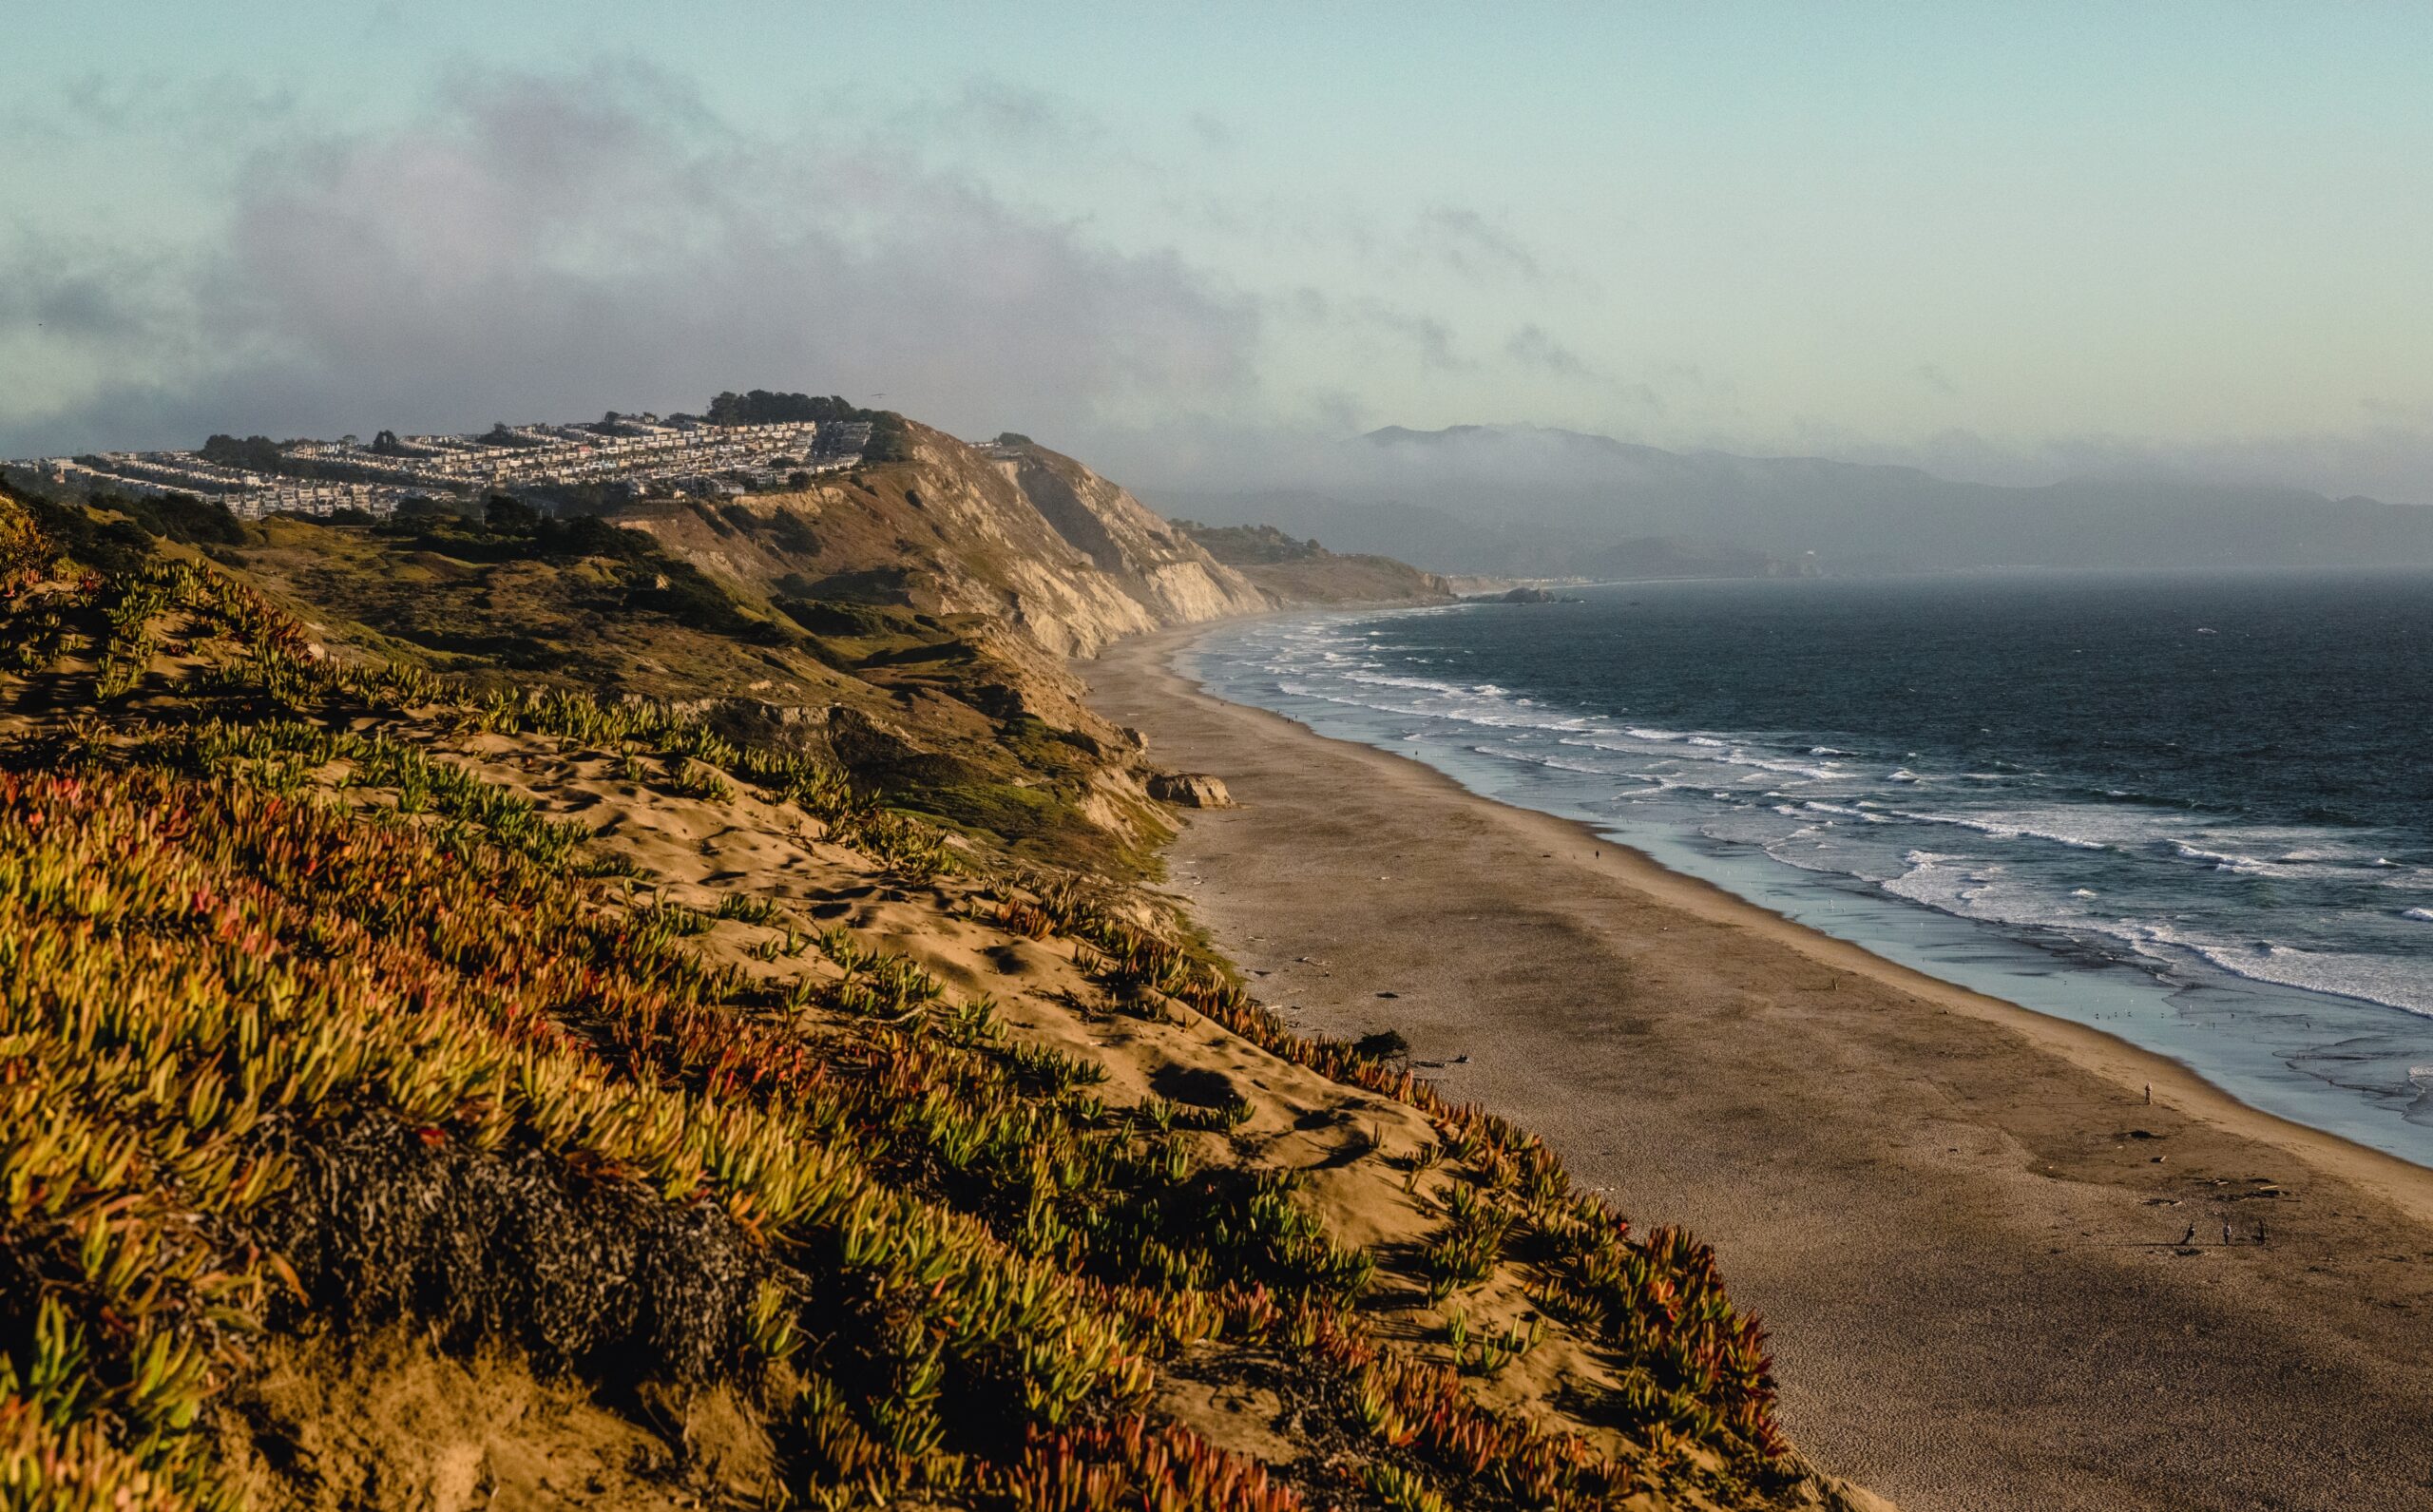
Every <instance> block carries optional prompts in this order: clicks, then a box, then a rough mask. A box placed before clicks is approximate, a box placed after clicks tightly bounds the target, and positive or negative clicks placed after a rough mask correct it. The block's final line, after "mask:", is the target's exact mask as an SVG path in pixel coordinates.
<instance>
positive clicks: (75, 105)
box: [0, 4, 2433, 503]
mask: <svg viewBox="0 0 2433 1512" xmlns="http://www.w3.org/2000/svg"><path fill="white" fill-rule="evenodd" d="M13 40H14V42H15V43H16V51H17V54H18V56H19V58H20V59H21V62H22V67H21V77H22V78H23V79H24V80H26V81H27V82H25V83H23V84H22V85H20V86H19V87H18V89H17V92H16V93H15V95H14V96H13V98H12V99H11V101H10V104H9V105H7V106H5V107H0V144H5V145H6V148H7V151H6V153H5V157H0V161H5V162H6V163H8V164H9V167H8V168H7V169H6V170H5V182H6V183H7V185H8V188H9V191H10V193H9V196H8V198H9V202H10V205H11V206H12V214H11V215H10V218H9V220H8V223H7V224H6V225H5V226H0V455H11V456H15V455H27V454H33V453H52V452H61V451H73V450H85V449H90V448H100V447H110V448H134V447H182V446H192V445H195V444H197V443H199V442H200V441H201V439H202V438H203V436H204V435H205V434H207V433H209V432H210V431H220V430H233V431H244V432H252V431H261V432H266V433H271V434H275V435H305V434H313V435H336V434H339V433H342V432H346V431H356V432H361V433H369V432H370V431H373V430H375V429H379V428H382V427H393V428H396V429H401V430H420V429H433V430H448V431H466V430H477V429H480V428H482V427H485V426H487V425H488V424H489V422H490V421H492V420H494V419H499V418H528V417H538V416H551V417H574V416H580V415H584V414H596V413H598V412H599V411H602V410H604V409H609V408H616V409H636V408H643V407H656V408H661V409H668V408H680V407H681V408H690V407H695V406H698V405H699V404H700V403H701V402H702V401H703V400H704V399H706V397H707V396H708V394H709V393H710V392H715V391H716V390H718V389H721V388H728V387H751V386H764V387H772V388H786V389H810V390H814V391H817V392H843V393H846V394H848V395H851V396H853V397H854V398H856V399H859V400H863V401H865V402H872V403H877V404H881V405H884V406H887V407H889V408H895V409H900V410H902V411H905V412H907V413H909V414H911V415H913V416H914V417H916V418H919V419H923V420H926V421H929V422H931V423H934V424H938V425H941V426H944V427H946V428H948V429H949V430H952V431H957V432H958V433H962V434H972V435H985V434H988V433H993V432H994V431H997V430H1000V429H1011V430H1016V431H1025V432H1027V433H1030V434H1033V435H1036V436H1038V437H1039V438H1040V439H1041V440H1042V441H1044V442H1047V443H1049V444H1051V445H1055V446H1057V447H1059V448H1060V449H1061V450H1068V451H1071V452H1073V453H1075V454H1077V455H1079V456H1082V458H1084V459H1085V460H1087V461H1089V462H1091V463H1092V464H1093V465H1094V466H1097V467H1099V468H1100V469H1102V470H1103V471H1106V472H1108V473H1110V474H1111V475H1114V476H1117V477H1119V478H1121V479H1122V480H1123V481H1125V482H1127V483H1133V484H1135V485H1138V486H1140V487H1144V488H1185V487H1188V488H1219V487H1239V488H1257V487H1272V486H1277V484H1276V479H1277V478H1278V476H1279V474H1280V473H1281V472H1283V471H1284V470H1286V469H1288V468H1289V465H1290V464H1292V463H1293V461H1294V460H1295V459H1297V458H1301V457H1304V456H1316V455H1321V454H1323V451H1324V449H1325V448H1326V447H1327V446H1329V445H1331V444H1333V443H1334V442H1336V441H1338V440H1339V439H1340V438H1342V437H1346V436H1351V435H1355V434H1357V433H1359V432H1361V431H1367V430H1370V429H1372V428H1375V427H1380V426H1389V425H1400V426H1407V427H1410V428H1413V429H1418V430H1429V429H1434V428H1438V427H1443V426H1450V425H1462V424H1480V423H1484V424H1504V425H1520V426H1545V427H1555V428H1562V429H1570V430H1577V431H1587V432H1592V433H1598V434H1604V435H1610V436H1614V437H1617V438H1619V439H1622V440H1625V441H1630V442H1636V443H1641V444H1646V445H1651V446H1657V447H1662V448H1667V449H1671V450H1684V451H1698V450H1720V451H1726V452H1732V453H1736V454H1746V455H1758V456H1820V457H1827V458H1832V459H1837V460H1843V461H1851V462H1862V463H1893V464H1901V465H1906V466H1914V467H1920V468H1924V469H1928V470H1930V471H1933V472H1935V473H1937V474H1939V475H1941V476H1944V477H1949V478H1953V479H1957V480H1962V481H1965V482H1977V483H2001V484H2041V483H2049V482H2053V481H2056V480H2059V479H2062V478H2068V477H2075V476H2084V475H2088V474H2091V473H2092V474H2115V473H2120V472H2124V471H2126V472H2131V473H2141V472H2152V471H2156V470H2160V471H2165V472H2169V473H2172V474H2174V475H2184V476H2188V477H2193V478H2200V479H2206V480H2210V481H2214V482H2230V483H2257V484H2267V485H2274V486H2282V487H2289V488H2302V489H2308V490H2312V491H2317V492H2321V493H2324V494H2327V495H2330V496H2333V497H2338V496H2341V495H2346V494H2352V493H2356V494H2366V495H2369V496H2372V497H2375V498H2380V499H2385V500H2394V501H2403V502H2413V503H2425V502H2433V295H2428V293H2427V291H2426V289H2425V287H2424V284H2423V279H2422V278H2421V277H2420V276H2419V275H2417V274H2412V273H2410V272H2409V271H2408V270H2410V269H2421V268H2423V267H2424V266H2427V265H2433V196H2428V195H2426V194H2424V193H2423V192H2422V191H2423V189H2424V188H2425V187H2426V183H2425V181H2426V179H2427V177H2428V175H2433V168H2428V167H2427V164H2433V112H2427V111H2425V110H2424V109H2423V107H2422V104H2421V98H2422V97H2421V83H2422V81H2421V79H2420V78H2419V77H2418V75H2419V74H2421V71H2422V70H2421V68H2418V67H2413V66H2412V64H2411V62H2410V60H2411V59H2417V58H2422V57H2423V56H2425V55H2427V45H2428V44H2433V13H2427V12H2424V11H2422V10H2412V9H2407V8H2400V7H2389V8H2370V7H2358V8H2343V9H2341V10H2336V11H2327V10H2321V9H2315V8H2309V9H2306V10H2301V9H2298V8H2295V7H2281V8H2272V7H2260V8H2242V9H2240V10H2236V11H2222V10H2212V9H2198V8H2193V7H2176V6H2155V7H2145V8H2139V9H2138V10H2136V11H2134V12H2122V11H2119V10H2105V9H2096V8H2084V9H2071V10H2040V11H2038V12H2036V13H2034V14H2028V13H2025V12H2020V13H2015V14H2013V13H2002V12H1993V13H1986V12H1982V11H1972V12H1970V13H1967V14H1961V13H1957V12H1943V13H1935V14H1921V13H1919V12H1916V11H1914V10H1891V9H1889V8H1839V9H1836V10H1831V11H1824V10H1810V9H1804V8H1795V7H1751V8H1737V9H1734V10H1730V11H1728V12H1727V11H1713V12H1707V13H1701V14H1695V15H1692V14H1661V13H1645V12H1642V13H1615V12H1612V11H1609V10H1601V9H1590V8H1568V7H1541V8H1534V9H1530V10H1522V11H1517V12H1502V13H1499V14H1497V15H1495V16H1488V15H1485V14H1484V13H1470V12H1466V11H1461V10H1437V9H1423V10H1384V9H1370V8H1337V9H1333V10H1326V11H1323V12H1313V11H1307V10H1297V9H1292V8H1256V7H1251V8H1229V9H1227V10H1223V11H1221V12H1219V11H1208V12H1201V13H1196V14H1159V15H1155V16H1140V17H1135V18H1128V19H1126V18H1116V17H1111V16H1110V15H1109V14H1108V13H1107V12H1104V11H1100V10H1082V9H1075V8H1044V9H1033V10H1025V11H1024V12H1022V13H1021V14H1020V15H1019V16H1015V15H1009V14H1006V13H1003V12H994V11H987V10H979V9H976V8H956V7H936V6H913V7H907V8H897V9H894V10H889V11H886V12H884V13H881V12H868V13H862V12H845V11H840V12H821V13H807V12H802V11H799V10H793V9H789V8H779V7H729V8H722V9H719V10H715V11H712V12H706V13H701V14H699V16H698V17H697V18H695V19H692V20H689V21H687V22H686V23H683V24H675V23H669V22H666V21H664V20H662V19H659V18H658V17H656V16H655V15H654V14H653V13H649V12H642V11H638V10H612V11H607V12H602V11H599V10H597V9H596V8H584V9H582V10H576V9H574V8H570V7H558V6H546V5H545V6H535V7H527V8H519V9H518V10H517V11H516V12H515V13H514V14H513V15H511V16H499V15H495V14H492V13H490V12H489V11H488V10H476V9H475V8H472V7H470V6H467V5H461V4H440V5H432V6H424V7H416V8H413V9H412V10H406V9H405V8H401V7H397V6H393V5H345V6H331V7H326V8H322V9H321V10H320V11H319V12H318V13H317V15H316V17H315V19H314V20H313V21H312V22H310V23H309V24H298V22H297V19H296V17H295V13H294V11H293V10H292V8H284V7H270V6H266V5H239V6H233V7H223V8H216V9H215V10H212V11H211V12H210V13H209V14H208V15H207V16H205V15H202V14H201V13H190V12H187V11H184V10H179V9H176V8H170V7H166V6H162V5H157V4H139V5H130V6H125V7H121V8H117V10H116V11H115V12H114V13H113V14H112V15H111V16H110V17H108V18H106V19H104V20H99V21H97V20H95V19H93V18H90V17H86V16H82V15H71V14H70V13H67V12H59V13H56V14H45V15H39V16H34V17H29V18H27V19H26V20H24V21H22V22H20V23H19V25H18V27H17V28H16V29H15V35H14V38H13Z"/></svg>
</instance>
